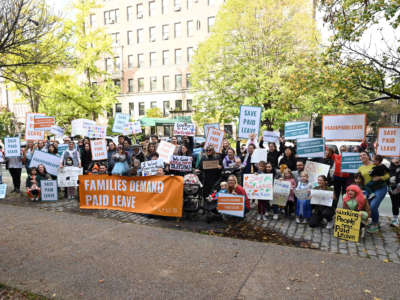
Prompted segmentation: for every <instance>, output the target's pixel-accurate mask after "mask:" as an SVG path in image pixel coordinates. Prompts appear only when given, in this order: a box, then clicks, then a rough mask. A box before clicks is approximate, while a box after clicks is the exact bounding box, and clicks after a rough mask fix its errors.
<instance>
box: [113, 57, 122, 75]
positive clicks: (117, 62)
mask: <svg viewBox="0 0 400 300" xmlns="http://www.w3.org/2000/svg"><path fill="white" fill-rule="evenodd" d="M114 71H115V72H118V71H121V58H120V57H119V56H116V57H114Z"/></svg>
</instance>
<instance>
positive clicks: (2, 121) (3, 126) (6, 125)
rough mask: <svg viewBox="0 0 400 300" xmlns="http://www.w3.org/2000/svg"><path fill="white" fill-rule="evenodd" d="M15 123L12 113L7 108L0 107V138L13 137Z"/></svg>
mask: <svg viewBox="0 0 400 300" xmlns="http://www.w3.org/2000/svg"><path fill="white" fill-rule="evenodd" d="M16 123H17V120H16V119H15V116H14V113H12V112H10V111H9V110H8V109H7V107H0V137H2V138H3V137H5V136H14V135H15V132H16V130H15V129H16V128H15V124H16Z"/></svg>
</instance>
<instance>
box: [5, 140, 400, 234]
mask: <svg viewBox="0 0 400 300" xmlns="http://www.w3.org/2000/svg"><path fill="white" fill-rule="evenodd" d="M159 142H160V140H159V138H158V137H157V136H155V135H152V136H150V137H145V138H144V139H143V140H141V141H138V140H136V138H135V137H134V138H133V139H131V138H130V137H128V136H123V135H121V136H119V137H118V143H114V142H112V141H109V142H108V144H107V159H106V160H102V161H94V160H93V159H92V152H91V144H90V139H89V138H83V139H79V140H76V141H74V140H73V139H71V138H70V137H67V136H66V137H64V139H63V144H67V145H68V148H67V149H66V150H64V151H63V152H62V153H60V152H59V151H58V148H59V143H58V142H57V141H46V142H42V141H39V142H37V143H34V142H32V141H28V142H27V145H26V147H25V149H22V150H21V151H22V153H21V156H20V157H11V158H8V159H7V160H6V165H7V168H8V170H9V172H10V175H11V177H12V181H13V185H14V190H13V192H17V193H19V192H20V188H21V170H22V168H23V166H25V167H26V169H27V172H28V177H27V181H26V191H27V194H28V196H29V197H30V198H31V199H32V200H33V201H39V200H40V181H41V180H46V179H55V178H56V176H55V175H50V174H48V173H47V171H46V168H45V166H44V165H43V164H41V165H38V166H37V167H35V168H29V165H30V160H31V159H32V156H33V153H34V151H35V150H40V151H45V152H48V153H50V154H54V155H57V156H60V166H59V167H60V168H63V167H66V166H75V167H79V168H82V169H83V173H84V174H108V175H124V176H144V175H146V174H145V173H144V172H143V170H142V165H143V164H142V163H143V162H146V161H150V160H160V158H159V154H158V153H157V148H158V144H159ZM170 143H172V144H174V145H176V148H175V152H174V154H175V155H179V156H189V157H192V170H188V171H176V170H171V169H170V167H169V165H168V164H165V163H164V162H162V161H161V164H160V166H159V168H158V170H157V174H155V175H173V176H185V175H187V174H195V175H196V176H198V177H199V179H200V182H201V183H202V186H203V190H202V191H203V196H204V197H208V196H210V195H211V194H213V193H214V194H215V193H216V192H218V191H219V190H222V191H224V192H225V191H227V192H229V193H232V194H242V195H244V196H245V197H246V205H245V206H246V212H247V211H249V210H250V208H251V201H249V199H248V198H247V195H246V192H245V190H244V189H243V187H242V183H243V175H244V174H252V173H257V174H272V177H273V178H274V180H283V181H287V182H289V183H290V189H291V190H290V194H289V196H288V199H287V202H286V205H285V206H283V207H281V206H278V205H271V203H270V201H268V200H258V201H257V212H258V215H257V219H258V220H266V219H267V218H268V217H269V216H270V217H272V218H273V219H274V220H277V219H279V218H280V217H291V216H292V215H295V217H296V222H297V223H303V224H309V226H311V227H318V226H326V227H327V228H332V226H333V217H334V215H335V210H336V208H337V207H338V201H339V199H340V196H342V197H343V208H347V209H351V210H357V211H361V212H362V219H363V223H364V224H365V225H368V226H367V227H364V228H367V229H368V232H370V233H374V232H377V231H379V211H378V209H379V206H380V204H381V202H382V200H383V199H384V197H385V196H386V194H387V192H389V195H390V198H391V201H392V212H393V219H392V225H393V226H396V227H398V226H399V221H398V215H399V206H400V162H399V159H397V158H394V159H392V160H391V161H390V162H389V163H388V162H386V161H384V158H383V157H382V156H380V155H376V154H374V153H369V152H368V151H367V146H368V145H367V144H366V142H363V143H361V144H360V145H359V146H356V147H352V148H348V147H347V146H341V147H340V149H333V148H330V147H327V148H326V151H325V156H324V157H323V158H317V159H316V158H314V159H311V160H312V161H315V162H319V163H323V164H326V165H329V166H330V172H329V173H328V174H327V175H320V176H319V177H318V182H315V183H314V182H310V180H309V174H307V172H306V171H305V169H304V168H305V164H306V160H307V159H304V158H298V157H297V156H296V143H295V142H293V143H291V144H290V145H289V143H287V142H286V141H285V140H284V139H283V138H280V140H279V145H277V144H276V143H271V142H269V143H264V141H263V138H262V137H261V138H260V139H258V138H257V137H255V136H250V138H249V140H248V141H247V143H241V141H240V140H237V141H236V145H234V142H233V143H232V144H231V143H230V142H229V140H227V139H224V141H223V145H222V151H220V153H216V151H215V149H214V147H212V146H207V147H206V148H204V143H203V144H200V145H195V144H194V139H193V137H187V136H182V137H181V136H179V137H176V136H173V137H172V138H170ZM232 145H234V147H232ZM265 147H267V148H268V154H267V158H266V160H265V161H260V162H258V163H252V155H253V154H254V151H255V149H257V148H265ZM338 150H340V151H338ZM343 152H358V153H359V155H360V159H361V162H362V165H361V166H360V168H359V169H358V173H356V174H350V173H343V172H341V153H343ZM372 152H373V151H372ZM207 161H217V164H216V165H215V167H214V168H210V167H207V168H205V167H204V166H205V164H204V162H207ZM385 163H386V164H387V165H385ZM153 175H154V174H153ZM312 189H319V190H327V191H332V192H333V204H332V206H330V207H329V206H322V205H312V204H311V190H312ZM299 191H303V193H300V192H299ZM304 191H306V192H304Z"/></svg>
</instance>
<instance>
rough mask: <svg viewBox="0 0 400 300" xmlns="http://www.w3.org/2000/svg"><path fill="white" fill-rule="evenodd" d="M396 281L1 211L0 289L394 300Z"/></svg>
mask: <svg viewBox="0 0 400 300" xmlns="http://www.w3.org/2000/svg"><path fill="white" fill-rule="evenodd" d="M399 280H400V269H399V268H398V265H397V264H394V263H383V262H380V261H378V260H366V259H361V258H359V257H351V256H345V255H337V254H332V253H328V252H323V251H314V250H310V249H301V248H294V247H282V246H277V245H272V244H265V243H257V242H249V241H244V240H234V239H230V238H220V237H213V236H208V235H201V234H196V233H190V232H183V231H177V230H170V229H164V228H158V227H154V226H143V225H138V224H132V223H122V222H119V221H116V220H110V219H99V218H93V217H89V216H81V215H77V214H66V213H53V212H48V211H44V210H39V209H35V208H32V207H18V206H12V205H1V208H0V282H2V283H4V284H7V285H10V286H14V287H17V288H19V289H24V290H29V291H32V292H34V293H38V294H42V295H45V296H48V297H54V298H59V299H289V298H290V299H294V298H296V299H312V298H314V299H378V298H380V299H399V298H400V288H399V284H398V283H399ZM374 297H375V298H374Z"/></svg>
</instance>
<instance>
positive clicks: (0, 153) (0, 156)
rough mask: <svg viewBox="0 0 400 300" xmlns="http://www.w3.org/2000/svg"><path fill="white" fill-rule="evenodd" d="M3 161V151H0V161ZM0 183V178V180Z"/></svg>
mask: <svg viewBox="0 0 400 300" xmlns="http://www.w3.org/2000/svg"><path fill="white" fill-rule="evenodd" d="M2 162H4V155H3V152H0V163H2ZM0 183H1V180H0Z"/></svg>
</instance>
